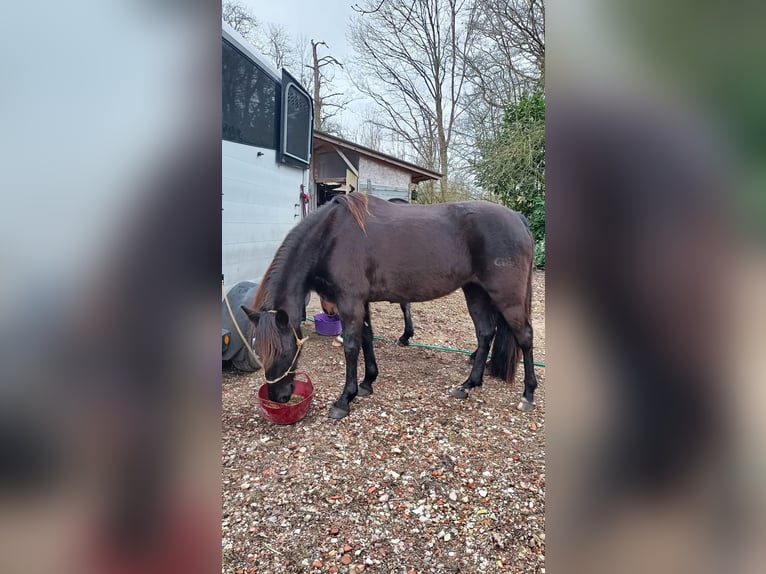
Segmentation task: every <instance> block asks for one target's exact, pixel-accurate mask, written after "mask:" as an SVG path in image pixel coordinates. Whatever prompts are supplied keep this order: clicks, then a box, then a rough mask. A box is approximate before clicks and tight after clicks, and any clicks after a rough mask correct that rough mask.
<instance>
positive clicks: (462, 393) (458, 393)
mask: <svg viewBox="0 0 766 574" xmlns="http://www.w3.org/2000/svg"><path fill="white" fill-rule="evenodd" d="M452 396H453V397H455V398H456V399H467V398H468V392H467V391H466V390H465V389H464V388H462V387H458V388H456V389H454V390H453V391H452Z"/></svg>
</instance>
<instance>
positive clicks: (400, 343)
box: [396, 338, 410, 347]
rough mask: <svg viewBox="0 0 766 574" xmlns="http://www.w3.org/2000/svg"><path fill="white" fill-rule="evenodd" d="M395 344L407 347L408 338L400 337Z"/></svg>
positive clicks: (408, 343)
mask: <svg viewBox="0 0 766 574" xmlns="http://www.w3.org/2000/svg"><path fill="white" fill-rule="evenodd" d="M396 344H397V345H399V346H400V347H409V345H410V340H409V339H401V338H400V339H399V340H397V341H396Z"/></svg>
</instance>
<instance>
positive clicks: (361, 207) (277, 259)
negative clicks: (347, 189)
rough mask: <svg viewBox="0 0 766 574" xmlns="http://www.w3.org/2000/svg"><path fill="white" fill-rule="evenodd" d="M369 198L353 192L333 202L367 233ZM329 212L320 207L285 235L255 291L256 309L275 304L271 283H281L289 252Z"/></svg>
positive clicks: (336, 198) (254, 305) (337, 197)
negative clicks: (340, 205) (366, 217)
mask: <svg viewBox="0 0 766 574" xmlns="http://www.w3.org/2000/svg"><path fill="white" fill-rule="evenodd" d="M367 200H368V197H367V195H365V194H363V193H351V194H348V195H338V196H336V197H335V198H334V199H333V201H332V203H335V204H342V205H344V206H345V207H346V208H347V209H348V211H349V212H350V213H351V215H352V216H353V217H354V220H355V221H356V223H357V225H358V226H359V229H361V230H362V232H363V233H365V234H366V233H367V230H366V228H365V216H366V215H370V208H369V206H368V201H367ZM328 214H329V210H325V209H318V210H317V211H315V212H314V213H313V214H311V215H310V216H309V217H307V218H306V219H304V220H303V221H302V222H301V223H299V224H298V225H296V226H295V227H293V228H292V229H291V230H290V232H289V233H288V234H287V237H285V240H284V241H283V242H282V245H280V246H279V249H277V253H276V254H275V255H274V259H272V260H271V264H270V265H269V267H268V269H266V272H265V273H264V274H263V279H261V284H260V285H259V286H258V290H257V291H256V293H255V300H254V302H253V308H254V309H256V310H261V309H264V308H268V307H269V306H270V305H273V300H272V297H270V295H272V293H271V289H270V285H272V284H274V285H276V284H278V283H279V281H280V279H281V277H282V274H283V273H284V271H285V266H284V265H283V263H284V261H285V259H286V258H287V254H288V253H290V251H291V250H292V248H293V246H295V245H300V244H301V243H302V242H303V240H304V239H305V237H306V235H307V234H308V233H309V232H310V231H311V229H313V227H314V225H313V224H315V223H318V222H319V218H320V217H321V218H323V219H324V218H326V217H327V215H328Z"/></svg>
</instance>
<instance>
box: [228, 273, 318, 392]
mask: <svg viewBox="0 0 766 574" xmlns="http://www.w3.org/2000/svg"><path fill="white" fill-rule="evenodd" d="M221 292H222V293H223V300H224V302H225V303H226V309H227V310H228V311H229V317H230V318H231V322H232V323H234V328H235V329H236V330H237V334H238V335H239V338H240V339H241V340H242V344H243V345H245V348H246V349H247V351H248V353H250V356H251V357H252V358H253V359H254V360H255V362H256V363H258V366H259V367H261V369H263V378H264V380H265V381H266V382H267V383H268V384H270V385H273V384H274V383H278V382H279V381H281V380H282V379H284V378H285V377H286V376H287V375H290V374H295V373H297V371H293V370H292V368H293V367H294V366H295V361H297V360H298V355H300V352H301V347H302V346H303V343H305V342H306V341H308V340H309V338H308V337H304V338H303V339H299V338H298V333H297V331H296V330H295V327H293V337H295V344H296V346H297V347H298V348H297V349H296V350H295V356H294V357H293V361H292V363H290V368H289V369H287V371H286V372H285V374H284V375H282V376H281V377H279V378H278V379H274V380H273V381H270V380H268V379H267V378H266V369H265V368H264V366H263V363H261V360H260V359H259V358H258V355H256V354H255V351H253V348H252V347H251V346H250V343H249V342H248V341H247V339H246V338H245V335H244V334H243V333H242V330H241V329H240V328H239V323H237V320H236V319H235V318H234V312H233V311H232V310H231V304H230V303H229V298H228V297H227V296H226V288H225V287H224V285H223V281H221ZM269 313H276V311H269Z"/></svg>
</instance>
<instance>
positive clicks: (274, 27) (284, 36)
mask: <svg viewBox="0 0 766 574" xmlns="http://www.w3.org/2000/svg"><path fill="white" fill-rule="evenodd" d="M293 45H294V42H293V39H292V38H291V37H290V34H288V33H287V30H285V27H284V26H282V25H281V24H272V23H271V22H269V24H267V25H266V33H265V34H264V35H263V38H262V39H261V42H260V46H259V47H260V49H261V51H262V52H263V53H264V54H265V55H266V56H268V57H269V58H271V61H272V62H274V67H275V68H277V69H278V70H279V69H282V68H288V69H291V68H292V67H293V65H294V64H295V59H296V55H295V50H294V48H293Z"/></svg>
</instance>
